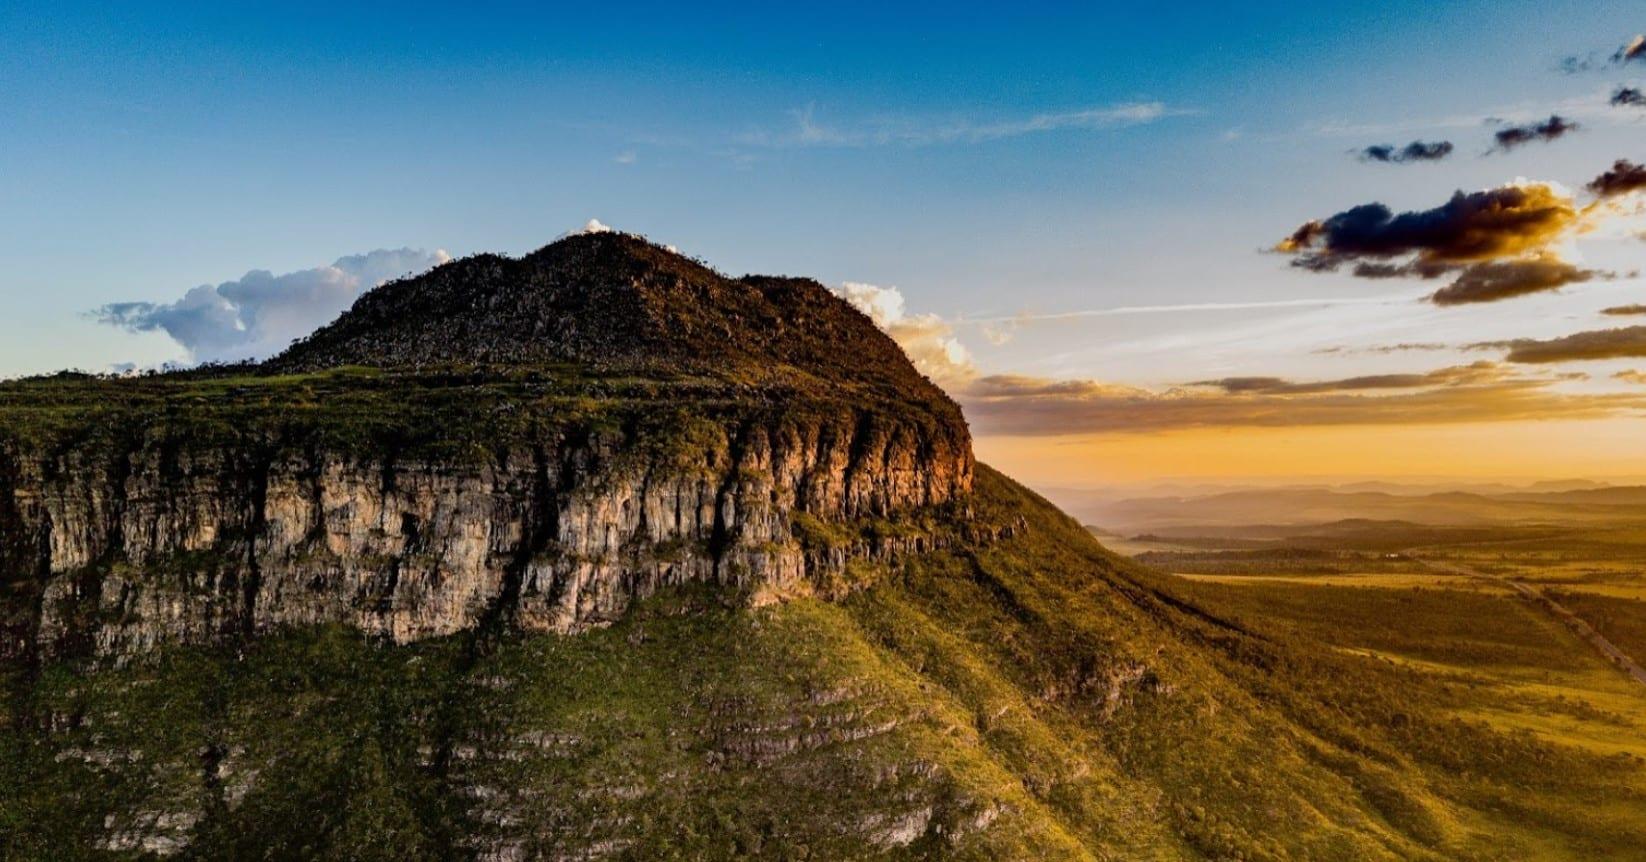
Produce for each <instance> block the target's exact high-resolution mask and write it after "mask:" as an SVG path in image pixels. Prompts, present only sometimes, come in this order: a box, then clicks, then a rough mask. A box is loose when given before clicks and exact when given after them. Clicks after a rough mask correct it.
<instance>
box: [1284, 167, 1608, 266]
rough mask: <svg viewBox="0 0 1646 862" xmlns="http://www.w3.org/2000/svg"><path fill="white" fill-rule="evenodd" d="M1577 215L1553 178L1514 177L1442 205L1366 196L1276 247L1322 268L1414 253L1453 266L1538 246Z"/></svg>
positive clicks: (1424, 261) (1422, 261) (1426, 261)
mask: <svg viewBox="0 0 1646 862" xmlns="http://www.w3.org/2000/svg"><path fill="white" fill-rule="evenodd" d="M1577 219H1578V212H1577V209H1576V207H1574V206H1573V205H1572V201H1571V200H1570V199H1569V198H1565V197H1562V196H1561V195H1559V194H1557V193H1555V191H1554V190H1553V189H1551V188H1550V187H1549V186H1547V185H1540V184H1539V185H1511V186H1502V187H1499V188H1495V189H1486V190H1485V191H1478V192H1469V193H1465V192H1461V191H1460V192H1457V193H1456V194H1454V195H1453V196H1452V199H1451V200H1449V201H1447V202H1446V203H1444V204H1442V205H1440V206H1438V207H1435V208H1434V209H1429V210H1419V211H1413V212H1404V213H1400V214H1399V215H1396V214H1395V213H1394V211H1392V210H1390V209H1389V208H1388V207H1387V206H1385V205H1383V204H1381V203H1369V204H1362V205H1360V206H1357V207H1354V208H1352V209H1348V210H1344V211H1343V212H1340V213H1338V214H1337V215H1334V216H1332V217H1330V218H1327V219H1325V220H1322V221H1312V222H1309V223H1307V224H1305V225H1303V226H1302V227H1299V228H1298V229H1297V230H1296V231H1293V232H1292V235H1291V236H1289V237H1287V238H1286V239H1284V240H1282V241H1281V242H1280V243H1279V244H1278V245H1276V246H1275V250H1276V251H1280V252H1283V253H1287V254H1295V255H1298V258H1297V260H1296V261H1295V265H1297V266H1301V267H1303V268H1306V269H1314V270H1321V269H1334V268H1336V267H1337V266H1338V265H1339V264H1342V263H1347V262H1351V261H1354V262H1359V261H1365V260H1370V261H1372V262H1379V261H1381V262H1388V261H1391V260H1393V259H1395V258H1402V257H1408V256H1412V260H1411V261H1409V262H1408V263H1409V264H1411V265H1426V266H1430V267H1434V266H1446V265H1451V264H1463V263H1472V262H1477V261H1486V260H1494V259H1499V258H1505V257H1513V256H1516V255H1521V254H1525V253H1527V252H1531V251H1536V250H1538V249H1541V248H1542V247H1543V246H1545V245H1547V244H1548V243H1550V242H1552V241H1553V240H1555V239H1557V238H1558V237H1559V236H1560V235H1561V234H1564V233H1566V232H1567V231H1568V230H1570V229H1572V228H1573V227H1574V226H1575V225H1576V223H1577ZM1383 274H1385V273H1383V272H1382V271H1379V272H1378V273H1377V274H1376V275H1372V276H1369V277H1377V275H1383ZM1403 274H1404V273H1403Z"/></svg>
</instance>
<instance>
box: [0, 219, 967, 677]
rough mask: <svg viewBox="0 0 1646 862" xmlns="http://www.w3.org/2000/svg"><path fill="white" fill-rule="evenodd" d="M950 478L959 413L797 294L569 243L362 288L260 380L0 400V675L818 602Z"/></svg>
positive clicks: (646, 250) (102, 388)
mask: <svg viewBox="0 0 1646 862" xmlns="http://www.w3.org/2000/svg"><path fill="white" fill-rule="evenodd" d="M971 473H972V455H971V446H970V438H969V436H968V433H967V430H966V426H965V422H964V420H963V419H962V418H961V416H960V412H959V408H958V407H956V406H955V405H954V403H953V402H952V401H950V400H949V399H948V398H947V397H946V396H945V395H943V393H942V392H941V391H940V390H938V389H937V388H936V387H935V386H933V385H932V384H931V383H930V382H929V381H927V380H925V379H924V378H923V377H921V376H920V374H919V373H918V372H916V371H915V370H914V368H913V366H912V365H911V364H910V363H909V362H908V360H907V359H906V358H905V357H904V356H903V355H902V353H901V351H899V350H898V348H897V346H896V345H895V344H894V343H892V342H891V340H890V339H889V338H887V337H886V336H885V335H884V334H883V333H881V332H879V331H878V330H877V329H876V328H875V327H874V326H873V324H872V323H871V322H870V321H869V320H868V319H867V318H866V317H864V316H863V315H861V314H859V313H858V312H856V311H855V310H853V309H852V308H851V307H850V306H849V305H848V304H846V303H845V302H844V301H842V300H841V299H839V298H838V297H835V296H834V295H832V294H831V293H829V291H827V290H826V289H824V288H823V287H822V286H821V285H818V284H817V283H815V282H811V281H807V280H804V279H790V278H767V277H745V278H741V279H729V278H726V277H724V276H722V275H720V274H719V273H716V272H714V271H712V270H710V269H708V268H706V267H704V266H702V265H701V264H699V263H696V262H694V261H690V260H688V259H686V258H683V257H681V256H679V255H677V254H674V253H672V252H669V251H667V250H664V249H660V248H658V247H656V246H653V245H650V244H649V243H646V242H645V241H643V240H640V239H638V238H635V237H628V236H616V235H606V236H587V237H574V238H571V239H567V240H563V241H561V242H558V243H555V244H553V245H551V246H548V247H546V248H544V249H542V250H540V251H538V252H535V253H533V254H532V255H528V256H527V257H524V258H521V259H518V260H512V259H508V258H500V257H497V256H489V255H488V256H481V257H477V258H471V259H468V260H464V261H457V262H454V263H452V264H448V265H446V266H443V267H441V268H439V269H436V270H434V271H433V272H431V273H428V274H427V275H424V276H420V277H418V278H414V279H409V280H406V281H402V282H397V283H395V284H390V285H386V286H384V287H382V288H379V289H377V290H375V291H372V292H370V293H368V294H366V295H365V296H364V297H363V298H362V299H361V300H360V302H359V303H357V305H356V307H355V308H354V309H353V310H351V311H350V312H348V313H346V314H345V315H343V317H341V318H340V319H339V320H338V321H337V322H336V323H334V324H332V325H331V326H329V327H326V328H325V329H323V330H321V332H319V333H317V334H316V336H315V337H314V338H312V339H310V340H309V341H307V342H305V343H302V344H299V345H297V346H295V347H294V348H293V349H292V350H291V351H289V352H288V353H287V354H286V355H284V356H281V357H277V358H276V359H274V360H271V361H270V362H267V363H264V364H262V365H260V366H246V367H241V368H230V369H219V370H210V369H208V370H205V371H201V372H193V373H190V374H171V375H160V376H158V377H154V378H148V379H145V380H135V381H126V380H96V379H79V378H72V377H69V378H52V379H42V380H35V381H22V382H19V383H14V384H8V385H6V386H0V567H3V569H4V585H5V587H6V589H5V591H4V593H0V611H3V614H0V617H3V625H4V634H5V637H4V641H3V646H0V650H3V652H4V653H5V654H6V655H25V654H27V655H35V656H40V657H49V656H52V655H105V656H116V657H120V656H127V655H130V654H133V653H135V652H136V651H139V650H142V649H145V648H147V647H150V646H153V645H156V644H162V643H173V642H184V643H199V642H211V641H214V640H219V639H222V638H226V637H231V636H233V637H238V636H245V635H249V634H253V633H256V632H259V631H264V630H268V629H271V628H274V627H278V626H286V625H310V624H327V623H344V624H349V625H353V626H356V627H358V628H360V629H363V630H365V631H367V632H370V633H372V634H375V635H380V636H382V637H384V638H387V639H391V640H393V641H394V642H397V643H405V642H409V641H414V640H418V639H421V638H427V637H432V636H440V635H448V634H452V633H454V632H460V631H465V630H471V629H476V628H478V627H482V626H488V625H500V624H501V625H512V626H516V627H518V628H520V629H523V630H526V631H552V632H576V631H579V630H583V629H586V628H589V627H591V626H598V625H602V624H605V623H609V622H611V621H612V620H615V619H617V618H618V617H620V616H621V615H622V614H623V613H624V611H625V609H627V608H628V607H629V606H630V605H631V604H632V603H633V602H634V601H635V600H636V599H639V598H642V597H645V596H647V595H649V594H651V593H653V592H655V591H656V590H658V589H659V588H662V587H665V586H671V585H682V584H692V583H702V584H711V585H714V586H715V587H718V588H720V589H721V591H722V592H723V593H724V594H725V595H726V596H727V597H728V599H729V600H735V601H738V602H753V603H763V602H769V601H773V600H778V599H781V598H783V597H785V596H790V595H795V594H815V593H822V594H829V593H833V592H838V591H840V590H843V589H845V588H846V586H847V584H848V583H849V582H851V580H852V578H851V577H850V574H851V573H850V571H849V570H850V569H851V567H852V565H853V563H854V562H856V561H863V560H870V559H882V558H885V557H887V556H889V555H894V554H897V553H901V552H903V551H906V550H910V549H917V548H919V547H921V546H923V545H924V544H925V543H927V542H929V541H930V539H929V538H928V535H929V533H928V532H927V531H923V530H921V529H920V527H919V522H920V521H921V520H922V519H927V520H930V519H931V518H933V517H935V516H941V517H943V518H945V519H947V518H951V517H952V516H953V515H954V514H955V512H957V511H961V512H963V511H964V509H965V506H966V497H967V495H968V493H969V491H970V488H971ZM937 507H947V508H946V509H945V511H943V512H941V513H939V512H936V511H935V509H936V508H937Z"/></svg>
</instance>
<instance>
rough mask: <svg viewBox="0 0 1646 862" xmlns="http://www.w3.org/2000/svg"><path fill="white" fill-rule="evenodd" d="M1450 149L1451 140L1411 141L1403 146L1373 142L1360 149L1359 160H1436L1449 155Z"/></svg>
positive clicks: (1398, 161) (1396, 162)
mask: <svg viewBox="0 0 1646 862" xmlns="http://www.w3.org/2000/svg"><path fill="white" fill-rule="evenodd" d="M1452 149H1453V147H1452V142H1451V141H1433V142H1424V141H1412V142H1411V143H1409V144H1407V145H1406V146H1404V147H1396V146H1395V145H1394V144H1374V145H1372V146H1370V147H1367V148H1366V149H1364V150H1361V151H1360V160H1361V161H1363V162H1387V163H1391V164H1405V163H1406V162H1438V161H1440V160H1441V159H1444V158H1446V157H1447V156H1449V155H1451V154H1452Z"/></svg>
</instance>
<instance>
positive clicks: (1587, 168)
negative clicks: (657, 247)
mask: <svg viewBox="0 0 1646 862" xmlns="http://www.w3.org/2000/svg"><path fill="white" fill-rule="evenodd" d="M111 5H112V4H111ZM784 5H791V4H784ZM1643 30H1646V15H1643V14H1642V10H1641V8H1640V7H1639V5H1638V4H1635V3H1621V2H1618V3H1613V2H1548V0H1545V2H1518V1H1517V0H1496V2H1455V3H1435V2H1400V0H1385V2H1377V3H1362V2H1346V3H1339V4H1333V5H1332V6H1331V8H1330V10H1329V12H1327V11H1326V10H1324V8H1323V7H1321V6H1320V5H1319V4H1302V3H1264V2H1249V3H1242V4H1233V5H1231V4H1223V3H1193V2H1185V3H1177V4H1170V6H1169V7H1161V6H1158V5H1157V6H1154V7H1148V6H1145V5H1143V4H1069V5H1059V4H1013V5H1012V6H1011V7H1010V8H989V7H985V6H982V5H976V4H964V3H961V4H956V3H948V4H922V5H912V4H897V5H894V4H886V3H877V4H852V3H840V4H830V5H828V6H827V7H818V8H804V9H802V8H792V9H791V8H783V9H779V8H773V4H761V5H733V4H694V5H693V7H692V8H689V9H688V8H684V7H683V6H682V5H681V4H651V3H644V2H640V3H628V4H623V5H622V6H621V7H611V6H601V5H592V4H576V5H566V6H549V5H543V4H531V5H524V4H522V5H500V4H484V3H478V4H476V3H471V4H461V5H460V6H459V5H458V4H450V5H425V4H416V3H407V4H395V5H394V6H393V7H388V6H383V5H376V4H373V5H355V4H348V3H339V2H333V3H328V4H324V5H320V4H312V5H311V4H304V3H282V4H277V5H267V6H261V5H255V4H188V3H167V4H148V3H138V2H134V3H128V4H120V5H119V6H118V7H117V8H95V7H83V6H78V5H77V4H73V3H53V4H49V5H35V4H24V3H16V4H7V5H5V6H4V7H0V254H3V256H4V259H5V261H6V263H7V265H6V266H5V267H4V268H3V270H0V295H3V296H4V297H5V299H6V304H5V306H4V310H5V312H6V313H5V314H4V315H0V375H6V376H17V375H26V374H36V373H46V372H50V371H54V370H57V369H61V368H71V367H72V368H82V369H88V370H95V371H105V370H116V369H124V368H131V367H149V366H154V365H158V364H161V363H166V362H180V363H188V362H196V361H204V360H212V359H232V358H238V356H239V355H242V354H244V355H267V354H268V353H270V352H273V351H275V350H278V349H279V348H280V347H281V346H282V345H284V344H285V343H286V342H288V341H289V340H290V339H291V338H293V337H296V336H298V335H301V334H303V333H304V332H306V331H307V330H309V329H312V328H313V327H314V326H318V325H320V324H322V323H324V322H326V321H327V320H329V319H330V318H331V317H333V316H335V315H336V314H337V313H339V312H340V311H341V310H342V309H343V308H345V307H347V304H348V303H349V302H351V301H352V300H353V298H354V297H355V296H357V295H358V294H359V293H360V292H361V291H363V290H367V289H370V288H371V287H372V286H374V285H375V284H377V283H379V282H380V281H382V280H384V279H389V278H394V277H397V276H399V275H404V274H408V273H411V272H415V271H418V270H421V269H425V268H427V267H429V266H433V265H436V264H438V263H439V262H441V261H443V260H446V259H448V258H449V257H453V256H456V257H461V256H463V255H467V254H473V253H476V252H481V251H499V252H505V253H510V254H520V253H524V252H527V251H530V250H532V249H534V248H536V247H539V246H541V245H543V244H545V243H547V242H549V241H552V240H553V239H554V238H555V237H556V236H558V235H560V234H562V233H564V232H566V231H568V230H571V229H575V228H577V227H578V226H579V225H583V224H585V223H586V222H588V221H589V220H590V219H599V220H600V221H601V222H603V223H605V224H608V225H612V226H614V227H616V228H618V229H621V230H625V231H630V232H634V233H638V234H642V235H645V236H647V237H649V238H651V239H653V240H655V241H657V242H660V243H667V244H671V245H674V246H677V247H678V248H680V249H681V250H682V251H684V252H686V253H689V254H692V255H694V256H697V257H700V258H702V259H705V260H707V261H708V262H710V263H712V264H713V265H714V266H716V267H717V268H719V269H720V270H722V271H724V272H728V273H732V274H741V273H745V272H762V273H784V274H794V275H808V276H812V277H815V278H817V279H818V280H820V281H822V282H823V283H824V284H826V285H829V286H831V287H833V288H835V289H837V290H839V291H841V292H842V294H843V295H846V296H847V297H848V298H849V299H852V301H854V302H856V303H858V304H859V305H860V307H863V308H865V310H868V311H870V312H871V314H873V315H874V316H876V318H877V320H878V322H880V323H881V324H882V325H883V326H885V327H886V328H887V330H888V332H891V333H892V334H893V336H894V337H896V338H898V340H899V341H900V342H901V343H903V344H904V345H905V347H906V349H907V350H908V351H909V353H910V354H911V356H913V357H914V358H915V359H916V361H917V363H918V364H920V365H921V367H922V368H923V370H926V371H927V372H928V373H929V374H931V376H933V378H934V379H936V380H937V381H938V382H939V383H940V384H942V385H944V386H945V387H946V388H947V389H949V391H950V392H951V393H953V394H954V395H955V397H956V398H957V399H958V400H959V401H960V402H961V403H962V404H963V405H964V406H965V407H966V409H967V414H968V416H969V418H970V420H971V422H972V425H973V430H974V433H975V434H976V436H977V448H978V452H979V455H980V457H981V458H983V459H984V460H987V461H989V462H990V463H993V464H995V465H996V466H998V467H1001V468H1003V469H1005V470H1007V472H1009V473H1012V474H1014V475H1017V476H1019V477H1020V478H1023V479H1025V480H1027V481H1030V482H1031V483H1035V484H1039V485H1042V486H1045V485H1050V484H1056V485H1061V486H1071V487H1100V486H1110V485H1136V484H1146V483H1150V482H1167V481H1180V480H1185V479H1191V480H1219V481H1229V482H1273V481H1282V480H1284V481H1291V480H1295V479H1311V480H1312V479H1319V478H1331V479H1361V478H1400V477H1425V478H1432V477H1454V478H1465V477H1466V478H1471V479H1477V478H1488V477H1489V478H1503V479H1526V480H1531V479H1539V478H1566V477H1574V476H1577V477H1589V478H1601V479H1608V478H1618V479H1623V478H1628V477H1636V476H1640V475H1646V466H1640V465H1643V464H1646V457H1643V456H1646V433H1642V432H1643V431H1646V425H1643V420H1642V415H1643V412H1642V411H1643V410H1646V374H1642V373H1640V372H1643V371H1646V358H1640V357H1642V356H1646V349H1642V345H1643V344H1646V329H1641V330H1635V329H1632V328H1631V327H1634V326H1642V325H1646V316H1641V317H1635V316H1632V315H1623V314H1605V313H1603V311H1604V310H1605V309H1615V308H1620V307H1626V306H1628V305H1631V304H1635V303H1646V283H1643V282H1642V280H1641V278H1640V277H1639V276H1638V274H1637V270H1639V269H1641V268H1643V266H1646V242H1643V241H1642V240H1641V239H1640V233H1641V231H1642V230H1646V221H1643V220H1642V219H1641V218H1640V213H1639V208H1640V204H1639V202H1638V201H1636V200H1635V199H1636V198H1637V197H1643V198H1646V194H1640V193H1637V192H1636V189H1637V188H1646V181H1643V182H1642V183H1641V185H1640V186H1635V185H1632V183H1633V182H1634V175H1633V174H1631V173H1629V172H1628V171H1626V170H1625V171H1612V174H1611V175H1612V176H1613V181H1612V182H1610V183H1605V184H1598V185H1595V186H1594V188H1591V187H1590V186H1591V184H1596V183H1599V180H1600V178H1601V176H1602V174H1603V173H1605V172H1607V171H1609V170H1612V168H1613V165H1614V163H1615V162H1617V161H1618V160H1620V159H1630V160H1646V145H1642V144H1641V132H1642V131H1643V130H1646V125H1643V124H1646V96H1642V97H1641V100H1642V102H1640V103H1635V102H1632V101H1631V99H1630V98H1627V97H1625V98H1623V99H1621V100H1619V101H1620V102H1621V104H1618V105H1614V104H1612V102H1613V101H1614V99H1613V96H1614V94H1615V93H1617V92H1618V91H1619V90H1620V88H1627V87H1631V86H1638V87H1641V88H1642V89H1646V54H1642V56H1641V57H1640V58H1639V59H1638V60H1636V59H1634V58H1633V56H1632V55H1630V53H1629V51H1628V50H1627V49H1628V47H1629V46H1630V44H1631V41H1630V40H1631V39H1632V38H1633V37H1634V36H1635V34H1637V33H1639V32H1642V31H1643ZM1637 95H1638V94H1637ZM1443 142H1444V143H1445V144H1449V145H1450V146H1449V147H1441V146H1439V145H1440V144H1442V143H1443ZM1414 143H1415V144H1418V145H1419V146H1417V147H1409V145H1411V144H1414ZM1383 147H1386V148H1387V149H1383ZM1368 148H1374V149H1368ZM1458 192H1462V193H1463V196H1462V197H1461V198H1458V199H1456V200H1455V201H1454V197H1453V196H1454V193H1458ZM1379 203H1380V204H1383V205H1385V206H1386V207H1387V208H1388V209H1387V210H1383V211H1380V210H1378V209H1376V208H1368V206H1369V205H1371V204H1379ZM1408 212H1410V213H1414V214H1415V215H1414V216H1412V217H1410V218H1407V217H1405V216H1402V215H1400V214H1401V213H1408ZM1340 214H1341V217H1338V218H1334V216H1339V215H1340ZM1374 276H1377V277H1374ZM1613 330H1616V332H1613Z"/></svg>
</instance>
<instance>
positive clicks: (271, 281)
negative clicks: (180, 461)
mask: <svg viewBox="0 0 1646 862" xmlns="http://www.w3.org/2000/svg"><path fill="white" fill-rule="evenodd" d="M450 259H451V257H450V255H447V254H446V253H445V252H444V251H439V250H436V251H435V252H433V253H428V252H424V251H420V250H414V249H409V248H401V249H392V250H391V249H378V250H377V251H373V252H368V253H366V254H357V255H349V256H347V257H341V258H338V259H337V261H336V262H335V263H333V264H331V265H330V266H321V267H316V268H314V269H304V270H298V271H296V272H288V273H285V274H283V275H274V274H273V273H270V272H268V271H267V270H261V269H256V270H252V271H250V272H248V273H246V274H245V275H244V276H243V277H241V278H240V279H238V280H235V281H226V282H223V283H222V284H219V285H216V286H215V287H214V286H212V285H209V284H203V285H200V286H199V287H196V288H194V289H192V290H190V291H188V292H187V293H185V294H183V296H182V298H181V299H178V300H177V301H175V302H169V303H154V302H115V303H110V304H108V305H105V306H103V307H101V308H98V309H96V310H95V311H93V312H91V316H92V317H93V318H94V319H96V320H97V321H98V322H100V323H105V324H108V325H110V326H118V327H121V328H123V329H126V330H129V331H132V332H164V333H166V334H167V335H169V336H171V338H172V340H174V341H176V342H177V343H178V344H180V345H182V346H183V348H184V349H185V350H187V351H188V352H189V356H190V358H191V359H193V360H194V361H196V362H221V361H235V360H240V359H261V358H265V357H268V356H271V355H273V354H275V353H278V352H279V351H281V350H283V349H285V348H286V346H287V345H288V344H290V343H291V342H292V340H293V339H296V338H301V337H303V336H305V335H308V334H309V333H310V332H313V331H314V330H315V329H316V328H318V327H319V326H321V325H322V324H325V323H329V322H330V321H331V320H332V319H334V318H336V317H337V315H338V314H340V313H342V312H343V310H344V309H347V308H348V307H349V306H350V305H351V304H352V303H353V302H354V300H355V298H356V297H358V296H359V295H360V294H361V293H363V292H364V291H366V290H369V289H371V288H373V287H376V286H377V285H379V284H382V283H383V282H385V281H390V280H393V279H396V278H401V277H403V276H407V275H413V274H416V273H420V272H423V271H424V270H427V269H429V268H430V267H433V266H438V265H440V264H442V263H445V262H446V261H448V260H450Z"/></svg>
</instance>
